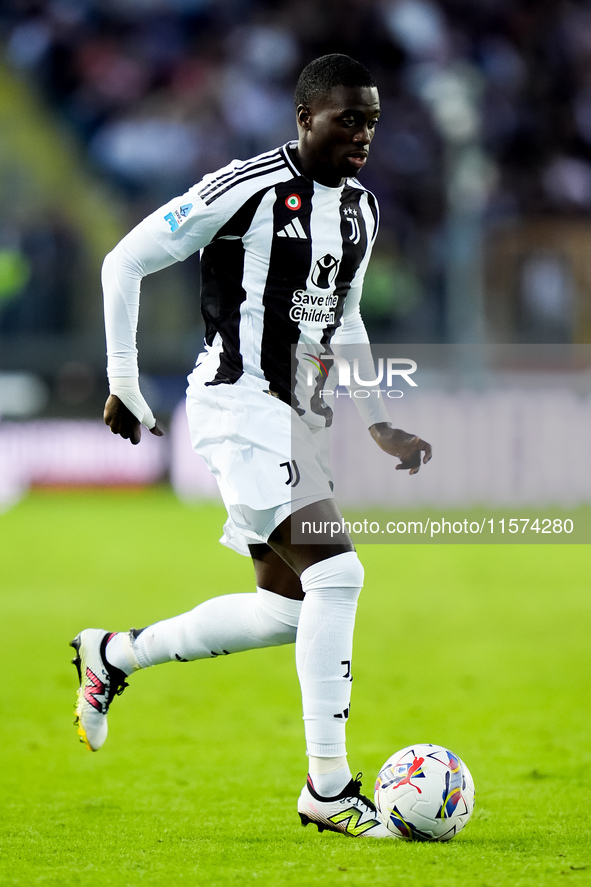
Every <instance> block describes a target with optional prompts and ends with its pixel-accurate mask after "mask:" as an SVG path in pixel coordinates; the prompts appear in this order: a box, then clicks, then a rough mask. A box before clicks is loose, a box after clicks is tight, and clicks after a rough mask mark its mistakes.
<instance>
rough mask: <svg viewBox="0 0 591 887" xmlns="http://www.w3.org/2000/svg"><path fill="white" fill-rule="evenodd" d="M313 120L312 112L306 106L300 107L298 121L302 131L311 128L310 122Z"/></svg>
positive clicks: (297, 113) (297, 111)
mask: <svg viewBox="0 0 591 887" xmlns="http://www.w3.org/2000/svg"><path fill="white" fill-rule="evenodd" d="M311 118H312V112H311V111H310V109H309V108H308V107H307V106H306V105H298V107H297V110H296V119H297V121H298V124H299V126H301V127H302V129H309V128H310V120H311Z"/></svg>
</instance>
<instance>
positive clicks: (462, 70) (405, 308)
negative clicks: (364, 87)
mask: <svg viewBox="0 0 591 887" xmlns="http://www.w3.org/2000/svg"><path fill="white" fill-rule="evenodd" d="M0 40H1V42H2V46H3V53H4V57H5V60H6V62H7V64H8V65H9V66H10V67H11V68H12V69H13V70H15V71H17V72H20V73H21V74H22V75H24V76H27V77H28V78H29V79H30V80H31V81H32V82H33V83H34V84H35V85H36V87H37V89H38V90H39V91H40V93H41V94H42V95H43V96H44V98H45V99H46V101H47V102H48V103H49V104H50V105H51V107H52V108H53V109H54V110H55V113H56V114H57V115H59V117H60V118H61V119H62V120H63V121H65V122H66V123H67V125H68V126H69V127H71V129H72V130H73V131H74V132H75V133H76V135H77V137H78V139H79V140H80V141H81V143H82V144H83V145H84V146H85V151H86V154H87V157H88V159H89V162H90V164H91V165H92V167H93V168H94V169H95V170H97V171H98V172H99V173H100V175H101V176H102V177H107V178H108V179H109V180H110V181H111V183H112V184H113V186H114V187H116V188H117V189H119V190H120V192H121V194H123V195H124V197H125V199H126V200H127V201H128V202H129V206H130V222H133V221H135V220H136V219H138V218H140V217H141V216H143V215H144V214H145V213H146V212H147V211H149V210H151V209H152V208H154V207H155V206H157V205H158V204H159V203H162V202H164V201H165V200H167V199H169V198H170V197H171V196H173V195H174V194H176V193H179V192H182V191H183V190H184V189H185V188H186V187H188V186H189V185H191V184H192V183H193V182H195V181H197V180H198V179H199V178H200V177H201V176H202V175H203V174H204V173H205V172H207V171H210V170H213V169H216V168H218V167H219V166H221V165H222V164H224V163H226V162H228V161H229V160H230V159H232V158H233V157H248V156H251V155H252V154H254V153H257V152H260V151H264V150H267V149H269V148H271V147H274V146H275V145H277V144H280V143H282V142H284V141H287V140H288V139H290V138H292V137H294V135H295V120H294V108H293V99H292V95H293V87H294V82H295V79H296V77H297V74H298V73H299V71H300V69H301V68H302V67H303V65H304V64H306V63H307V62H308V61H309V60H310V59H312V58H314V57H315V56H318V55H321V54H324V53H327V52H334V51H339V52H346V53H348V54H350V55H352V56H354V57H355V58H357V59H359V60H360V61H361V62H363V63H365V64H366V65H367V66H368V67H369V68H370V69H371V71H372V73H373V74H374V76H375V78H376V80H377V82H378V85H379V88H380V94H381V99H382V106H383V115H382V120H381V122H380V125H379V130H378V137H377V138H376V140H375V143H374V146H373V147H372V157H371V162H370V164H369V165H368V168H367V171H364V173H363V181H364V183H365V184H366V185H367V186H368V187H370V188H371V189H372V190H374V191H375V193H376V194H377V195H378V198H379V200H380V204H381V208H382V235H381V237H382V240H381V243H382V244H383V245H385V244H387V247H386V246H382V248H381V249H380V248H378V251H377V254H376V261H375V263H374V267H373V269H372V272H371V273H372V275H373V278H372V286H371V293H372V295H371V300H370V302H371V304H370V314H371V311H372V310H373V313H374V317H376V318H379V317H380V316H382V315H383V316H384V317H385V316H386V315H387V316H388V317H390V318H392V317H396V316H398V317H401V318H402V317H404V315H405V314H406V315H412V313H413V311H416V310H417V306H422V307H421V311H422V317H423V322H425V317H429V318H430V321H429V323H430V324H431V333H432V336H433V337H434V338H436V337H437V334H438V331H439V332H440V328H441V316H440V306H441V303H442V299H443V285H442V275H443V262H444V259H443V256H442V253H443V252H444V245H443V239H442V226H443V224H444V220H445V217H446V213H447V212H448V211H449V200H450V195H449V179H450V176H449V172H450V169H449V164H450V162H452V160H450V158H452V159H453V156H454V151H457V150H458V146H460V147H461V146H462V145H466V144H469V145H471V146H472V147H473V148H474V149H475V150H477V152H478V153H477V155H475V156H477V158H478V172H477V175H478V178H479V188H478V189H477V190H478V195H477V200H478V205H479V207H480V210H481V219H482V223H483V225H485V226H491V225H495V224H499V223H504V222H505V221H506V220H511V219H514V218H517V217H526V216H539V215H541V214H546V215H557V214H558V215H562V216H564V215H567V216H573V215H574V216H580V215H584V214H587V213H588V212H589V210H590V209H591V4H590V3H589V2H588V0H267V2H265V0H3V2H2V4H1V5H0ZM393 279H395V281H396V285H395V287H392V280H393ZM393 292H394V295H393ZM392 299H394V302H393V301H392ZM425 305H426V306H427V309H428V310H427V311H425V310H424V309H425Z"/></svg>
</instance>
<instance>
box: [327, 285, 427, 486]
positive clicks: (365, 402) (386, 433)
mask: <svg viewBox="0 0 591 887" xmlns="http://www.w3.org/2000/svg"><path fill="white" fill-rule="evenodd" d="M360 300H361V287H360V286H358V287H353V288H352V289H351V290H350V292H349V293H348V295H347V300H346V303H345V311H344V312H343V323H342V326H341V327H340V328H339V329H338V330H337V333H336V334H335V336H334V339H333V343H334V350H335V352H336V351H337V350H338V347H339V345H355V351H356V356H357V353H359V354H360V355H361V356H360V358H359V369H360V373H359V375H360V377H361V378H363V379H371V378H372V377H373V376H375V367H374V363H373V357H372V354H371V345H370V343H369V336H368V335H367V330H366V329H365V324H364V323H363V319H362V317H361V312H360V310H359V302H360ZM358 349H359V350H358ZM362 352H365V353H364V354H362ZM354 401H355V405H356V407H357V409H358V411H359V413H360V414H361V417H362V419H363V420H364V422H365V424H366V425H367V427H368V428H369V433H370V434H371V436H372V437H373V439H374V440H375V442H376V443H377V445H378V446H379V447H380V449H382V450H384V452H386V453H388V454H389V455H391V456H396V457H397V458H398V459H400V464H399V465H396V470H397V471H398V470H400V471H407V470H408V471H409V473H410V474H416V473H417V471H418V470H419V468H420V467H421V461H422V462H423V464H426V463H427V462H429V460H430V459H431V456H432V449H431V445H430V444H429V443H427V441H424V440H422V439H421V438H420V437H418V435H416V434H409V433H408V432H407V431H402V430H401V429H400V428H393V427H392V423H391V421H390V414H389V413H388V410H387V409H386V406H385V404H384V402H383V400H382V398H380V397H375V398H371V397H367V398H366V397H360V398H354ZM423 453H424V455H423ZM421 457H422V459H421Z"/></svg>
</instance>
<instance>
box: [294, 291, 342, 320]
mask: <svg viewBox="0 0 591 887" xmlns="http://www.w3.org/2000/svg"><path fill="white" fill-rule="evenodd" d="M291 301H292V306H291V308H290V311H289V317H290V320H295V321H296V323H301V321H307V322H308V323H321V324H322V325H323V326H330V325H331V324H334V322H335V312H334V309H335V308H336V307H337V302H338V297H337V296H336V295H335V294H334V293H330V294H328V295H321V294H320V293H308V292H306V290H295V292H294V293H293V295H292V297H291Z"/></svg>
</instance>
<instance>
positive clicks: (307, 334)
mask: <svg viewBox="0 0 591 887" xmlns="http://www.w3.org/2000/svg"><path fill="white" fill-rule="evenodd" d="M296 145H297V143H296V142H293V143H289V144H287V145H284V146H283V147H280V148H277V149H276V150H273V151H269V152H267V153H265V154H261V155H259V156H257V157H254V158H252V159H251V160H247V161H233V162H232V163H230V164H229V165H228V166H226V167H224V168H223V169H221V170H219V171H218V172H216V173H214V174H212V175H207V176H205V177H204V179H203V180H202V181H201V182H199V183H198V184H196V185H194V186H193V187H192V188H190V190H189V191H187V192H186V193H185V194H184V195H182V196H181V197H179V198H176V199H175V200H172V201H170V203H168V204H167V205H166V206H165V207H162V208H161V209H160V210H157V211H156V212H155V213H153V214H152V215H151V216H149V217H148V219H146V220H144V223H142V224H143V225H145V226H147V227H146V229H145V230H148V231H149V233H150V234H151V236H152V237H153V238H154V239H155V240H156V241H157V242H158V243H159V244H161V245H162V246H163V247H164V248H165V249H166V250H167V252H168V253H169V254H170V255H171V256H173V257H174V258H175V259H179V260H183V259H185V258H186V257H187V256H189V255H191V254H192V253H194V252H196V251H197V250H200V251H201V277H202V281H201V308H202V313H203V317H204V320H205V330H206V334H205V341H206V346H207V347H208V349H209V351H210V352H212V351H215V353H216V355H217V359H216V360H215V361H214V364H212V365H214V370H215V371H214V372H212V377H211V379H210V381H209V383H208V384H211V385H215V384H220V383H233V382H235V381H236V380H237V379H239V378H240V376H241V375H242V373H245V372H246V373H251V374H253V375H255V376H258V377H260V378H262V379H265V380H266V381H267V382H268V385H269V389H270V390H271V391H272V392H274V393H275V394H277V395H278V396H279V397H280V398H281V399H282V400H283V401H285V402H286V403H289V404H291V405H293V406H295V407H296V408H298V395H297V393H296V371H295V369H294V365H293V361H292V352H293V346H295V345H303V346H309V348H310V350H311V349H313V348H316V352H315V353H318V354H319V353H321V352H322V351H323V350H325V349H326V348H328V347H329V346H330V342H331V340H332V338H333V335H334V333H335V331H336V330H337V328H338V327H339V326H340V325H341V323H342V319H343V312H344V308H345V300H346V298H347V294H348V293H349V292H350V291H351V290H352V289H353V288H355V290H356V291H359V290H360V287H361V284H362V282H363V277H364V275H365V271H366V268H367V265H368V262H369V257H370V253H371V248H372V246H373V243H374V241H375V237H376V233H377V228H378V207H377V202H376V199H375V197H374V196H373V194H371V192H369V191H368V190H367V189H366V188H364V187H363V186H362V185H361V184H360V183H359V182H358V181H357V180H356V179H347V180H346V181H345V183H344V184H343V185H342V186H340V187H337V188H328V187H326V186H324V185H321V184H319V183H318V182H313V181H310V180H309V179H307V178H306V177H305V176H304V175H303V174H302V173H301V171H300V170H299V168H298V166H297V163H296V158H297V154H296V150H295V149H296ZM302 406H303V405H302Z"/></svg>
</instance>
